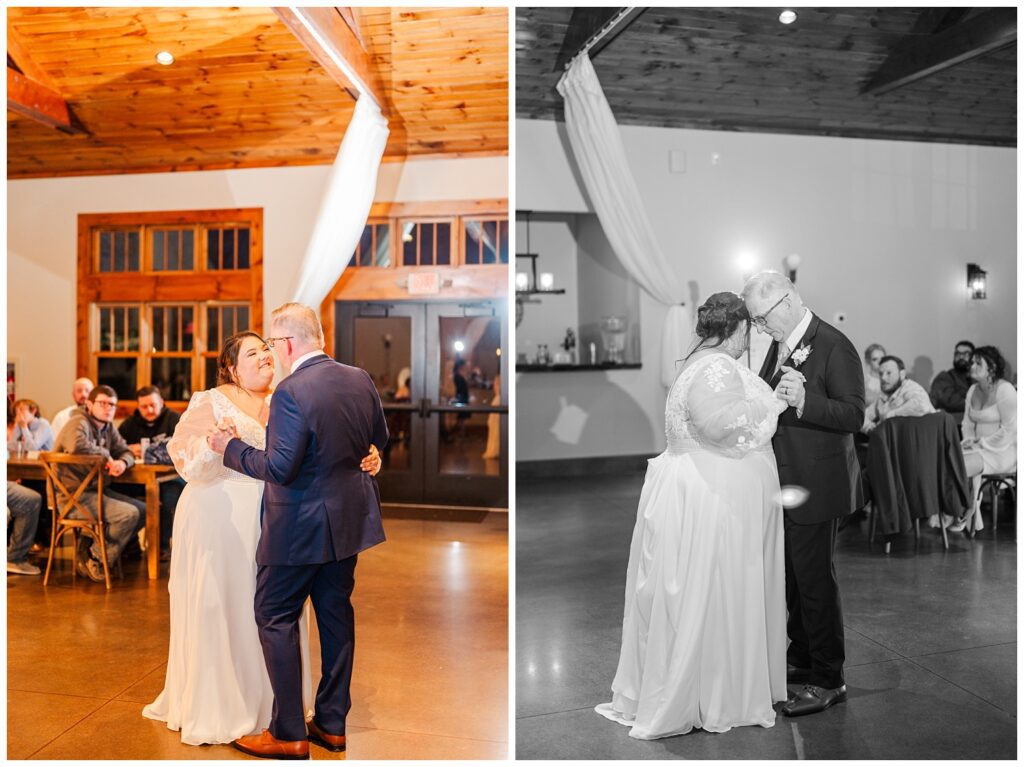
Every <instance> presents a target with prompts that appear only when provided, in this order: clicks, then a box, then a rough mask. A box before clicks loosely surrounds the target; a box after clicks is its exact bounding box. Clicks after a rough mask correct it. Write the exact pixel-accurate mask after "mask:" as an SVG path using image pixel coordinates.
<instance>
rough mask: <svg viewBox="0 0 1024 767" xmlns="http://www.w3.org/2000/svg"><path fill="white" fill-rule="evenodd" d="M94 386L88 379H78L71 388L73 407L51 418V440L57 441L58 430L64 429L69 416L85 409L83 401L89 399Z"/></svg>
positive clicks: (70, 406)
mask: <svg viewBox="0 0 1024 767" xmlns="http://www.w3.org/2000/svg"><path fill="white" fill-rule="evenodd" d="M93 386H94V384H93V382H92V381H90V380H89V379H88V378H79V379H78V380H77V381H75V385H74V386H72V387H71V398H72V399H73V400H74V401H75V404H74V405H69V406H68V407H66V408H64V409H63V410H61V411H60V412H59V413H57V415H55V416H54V417H53V421H52V422H51V423H50V427H51V428H52V429H53V438H54V439H57V437H59V436H60V430H61V429H63V428H64V425H65V424H66V423H67V422H68V419H69V418H70V417H71V414H72V413H74V412H75V411H76V410H82V409H83V408H85V401H86V400H87V399H88V397H89V392H91V391H92V388H93Z"/></svg>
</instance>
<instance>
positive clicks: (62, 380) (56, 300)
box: [7, 157, 508, 417]
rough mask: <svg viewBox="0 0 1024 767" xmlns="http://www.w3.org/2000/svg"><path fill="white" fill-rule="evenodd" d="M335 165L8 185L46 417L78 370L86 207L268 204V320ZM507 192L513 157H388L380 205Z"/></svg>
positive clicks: (12, 237) (13, 335)
mask: <svg viewBox="0 0 1024 767" xmlns="http://www.w3.org/2000/svg"><path fill="white" fill-rule="evenodd" d="M328 171H329V166H326V165H316V166H306V167H299V168H250V169H243V170H224V171H201V172H193V173H152V174H132V175H121V176H84V177H73V178H51V179H26V180H21V181H9V182H8V183H7V280H8V282H7V300H8V304H7V305H8V310H7V323H8V326H7V356H8V359H17V360H18V377H19V380H18V384H17V385H18V394H19V396H28V397H32V398H33V399H35V400H37V401H38V402H39V404H40V406H41V408H42V410H43V414H44V415H46V416H47V417H49V416H51V415H52V414H53V413H54V412H55V411H57V410H59V409H60V408H62V407H64V406H65V405H66V404H68V403H69V402H70V390H71V382H72V381H73V380H74V377H75V301H76V294H75V275H76V269H77V263H76V259H77V255H76V236H77V226H78V218H77V217H78V214H79V213H108V212H129V211H153V210H199V209H207V208H249V207H262V208H263V214H264V218H263V224H264V239H263V253H264V259H263V298H264V307H265V315H266V316H265V317H264V323H265V325H266V323H267V321H268V320H269V312H270V311H271V310H272V309H273V308H274V307H275V306H278V305H279V304H281V303H284V302H285V301H287V300H288V299H289V298H290V295H289V289H290V288H291V286H292V284H293V281H294V279H295V276H296V272H297V268H298V264H299V261H300V259H301V258H302V255H303V253H304V252H305V249H306V244H307V241H308V238H309V234H310V232H311V229H312V226H313V221H314V218H315V216H316V214H317V211H318V209H319V203H320V198H321V195H322V194H323V191H324V184H325V183H326V180H327V175H328ZM506 197H508V159H507V158H505V157H488V158H465V159H437V160H419V161H416V160H411V161H408V162H406V163H384V164H383V165H382V166H381V171H380V174H379V178H378V183H377V193H376V200H377V201H378V202H414V201H427V200H471V199H497V198H506Z"/></svg>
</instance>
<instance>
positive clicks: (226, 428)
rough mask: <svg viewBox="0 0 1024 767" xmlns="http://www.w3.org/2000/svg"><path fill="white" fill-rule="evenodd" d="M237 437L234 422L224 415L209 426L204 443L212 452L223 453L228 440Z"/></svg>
mask: <svg viewBox="0 0 1024 767" xmlns="http://www.w3.org/2000/svg"><path fill="white" fill-rule="evenodd" d="M237 438H238V429H237V428H236V427H235V422H234V421H233V420H231V418H230V417H224V418H221V419H220V420H219V421H217V423H216V424H214V425H213V426H212V427H210V431H209V432H207V434H206V444H208V445H209V446H210V450H212V451H213V452H215V453H219V454H220V455H224V451H225V450H226V449H227V447H228V442H230V441H231V440H233V439H237Z"/></svg>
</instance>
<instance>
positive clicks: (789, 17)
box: [779, 11, 796, 24]
mask: <svg viewBox="0 0 1024 767" xmlns="http://www.w3.org/2000/svg"><path fill="white" fill-rule="evenodd" d="M779 21H781V22H782V23H783V24H792V23H793V22H794V21H796V11H783V12H782V13H780V14H779Z"/></svg>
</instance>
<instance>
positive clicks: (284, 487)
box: [224, 355, 388, 565]
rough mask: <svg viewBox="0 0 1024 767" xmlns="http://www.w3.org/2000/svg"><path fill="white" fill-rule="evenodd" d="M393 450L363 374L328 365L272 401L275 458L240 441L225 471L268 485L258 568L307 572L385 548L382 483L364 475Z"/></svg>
mask: <svg viewBox="0 0 1024 767" xmlns="http://www.w3.org/2000/svg"><path fill="white" fill-rule="evenodd" d="M387 441H388V429H387V425H386V424H385V421H384V410H383V408H382V407H381V404H380V397H379V396H378V395H377V388H376V387H375V386H374V385H373V380H372V379H371V378H370V376H369V374H368V373H367V372H366V371H365V370H361V369H360V368H355V367H350V366H348V365H342V364H341V363H339V362H335V361H334V360H333V359H331V358H330V357H328V356H326V355H324V356H319V357H314V358H312V359H309V360H306V361H305V362H303V363H302V365H301V366H299V369H298V370H296V371H295V372H294V373H292V374H291V375H289V376H288V377H287V378H285V379H284V380H283V381H281V384H280V386H278V388H277V390H276V391H275V392H274V396H273V398H272V399H271V401H270V420H269V422H268V423H267V449H266V450H257V449H256V448H254V447H252V446H251V445H248V444H246V443H245V442H242V441H241V440H238V439H233V440H231V441H230V442H229V443H228V446H227V449H226V450H225V451H224V465H225V466H227V467H228V468H231V469H234V470H235V471H240V472H242V473H243V474H247V475H249V476H250V477H255V478H256V479H262V480H264V481H265V482H266V483H267V484H266V489H265V490H264V492H263V514H262V518H263V525H262V533H261V535H260V543H259V546H258V547H257V549H256V562H257V564H260V565H305V564H321V563H324V562H332V561H338V560H342V559H347V558H348V557H351V556H353V555H355V554H358V553H359V552H360V551H363V550H364V549H368V548H369V547H371V546H375V545H376V544H378V543H380V542H382V541H383V540H384V526H383V524H382V522H381V516H380V492H379V490H378V489H377V482H376V480H375V479H374V478H373V477H371V476H370V475H369V474H368V473H366V472H364V471H362V470H361V469H360V468H359V463H360V461H361V460H362V458H363V456H365V455H366V453H367V452H368V451H369V449H370V444H371V443H372V444H374V445H376V446H377V449H378V450H380V451H381V452H382V453H383V452H384V446H385V445H386V444H387Z"/></svg>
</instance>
